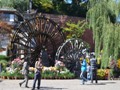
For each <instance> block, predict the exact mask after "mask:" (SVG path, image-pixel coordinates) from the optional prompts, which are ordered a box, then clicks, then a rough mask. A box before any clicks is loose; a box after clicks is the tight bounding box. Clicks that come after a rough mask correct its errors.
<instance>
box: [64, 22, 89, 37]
mask: <svg viewBox="0 0 120 90" xmlns="http://www.w3.org/2000/svg"><path fill="white" fill-rule="evenodd" d="M86 28H87V23H86V22H85V20H83V21H78V23H77V24H76V23H73V22H67V23H66V27H65V28H63V32H65V33H66V34H67V38H72V37H74V38H80V37H81V36H82V35H83V33H84V31H85V29H86Z"/></svg>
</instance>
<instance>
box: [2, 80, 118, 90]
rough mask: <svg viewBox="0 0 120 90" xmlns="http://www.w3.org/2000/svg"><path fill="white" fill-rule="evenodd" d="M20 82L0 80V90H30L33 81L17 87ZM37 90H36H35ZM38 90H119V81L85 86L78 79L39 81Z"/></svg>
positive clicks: (107, 81)
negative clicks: (39, 87)
mask: <svg viewBox="0 0 120 90" xmlns="http://www.w3.org/2000/svg"><path fill="white" fill-rule="evenodd" d="M21 81H22V80H0V90H31V88H32V83H33V80H29V84H28V86H29V87H30V88H24V85H23V86H22V87H20V86H19V82H21ZM36 90H37V89H36ZM40 90H120V80H100V81H98V84H95V83H93V84H91V83H90V81H88V82H87V83H86V84H85V85H81V84H80V80H79V79H70V80H45V79H42V81H41V89H40Z"/></svg>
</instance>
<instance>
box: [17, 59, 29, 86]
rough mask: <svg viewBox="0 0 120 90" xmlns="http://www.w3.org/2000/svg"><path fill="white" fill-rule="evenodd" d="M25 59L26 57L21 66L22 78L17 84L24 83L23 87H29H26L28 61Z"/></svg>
mask: <svg viewBox="0 0 120 90" xmlns="http://www.w3.org/2000/svg"><path fill="white" fill-rule="evenodd" d="M27 59H28V58H26V59H25V60H24V63H23V67H22V74H23V75H24V80H23V81H22V82H20V83H19V85H20V87H21V85H22V84H23V83H25V87H26V88H29V87H28V74H29V61H28V60H27Z"/></svg>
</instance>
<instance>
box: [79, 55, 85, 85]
mask: <svg viewBox="0 0 120 90" xmlns="http://www.w3.org/2000/svg"><path fill="white" fill-rule="evenodd" d="M82 58H83V59H82V62H81V73H80V78H81V79H82V84H84V83H85V82H87V79H86V77H85V75H86V72H87V62H86V60H85V57H84V56H82Z"/></svg>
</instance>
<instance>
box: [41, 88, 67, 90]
mask: <svg viewBox="0 0 120 90" xmlns="http://www.w3.org/2000/svg"><path fill="white" fill-rule="evenodd" d="M63 89H67V88H54V87H41V88H40V90H63Z"/></svg>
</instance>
